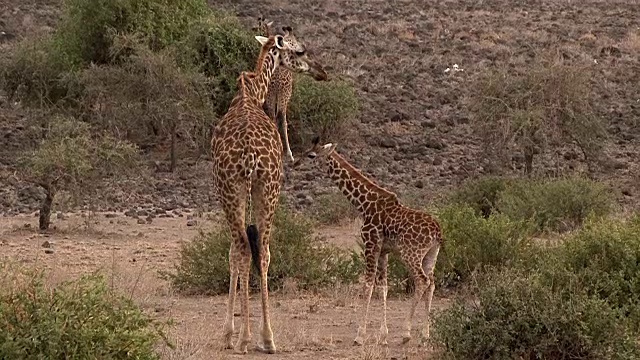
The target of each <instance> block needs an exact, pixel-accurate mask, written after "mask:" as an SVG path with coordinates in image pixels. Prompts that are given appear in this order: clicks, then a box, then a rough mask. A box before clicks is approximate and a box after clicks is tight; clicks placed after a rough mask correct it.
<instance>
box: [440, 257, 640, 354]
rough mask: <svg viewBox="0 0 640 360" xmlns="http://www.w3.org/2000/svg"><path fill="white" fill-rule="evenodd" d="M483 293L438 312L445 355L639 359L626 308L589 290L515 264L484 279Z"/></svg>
mask: <svg viewBox="0 0 640 360" xmlns="http://www.w3.org/2000/svg"><path fill="white" fill-rule="evenodd" d="M476 294H477V299H476V300H474V301H473V302H472V303H469V302H468V301H465V300H464V299H462V298H460V299H458V300H457V301H456V302H455V303H454V304H453V305H452V306H451V308H449V309H447V310H445V311H443V312H441V313H439V314H437V315H436V316H435V324H434V327H433V329H434V335H433V336H434V340H433V341H434V342H435V343H436V344H438V345H439V346H440V349H441V351H442V354H441V357H442V358H444V359H478V358H490V359H512V358H520V359H541V358H543V359H633V358H637V357H638V356H640V352H639V351H640V349H639V347H638V344H637V343H636V341H635V334H634V333H633V332H632V331H631V330H630V329H629V328H628V327H626V326H625V323H624V322H621V321H620V315H621V313H620V311H619V310H616V309H613V308H612V307H610V306H609V305H608V304H607V303H606V302H605V301H602V300H600V299H597V298H595V297H591V296H588V295H586V294H584V293H571V292H566V291H565V292H563V291H561V290H558V289H554V288H553V287H552V286H549V285H547V284H545V282H544V281H543V280H542V279H541V277H540V275H537V274H521V273H519V272H517V271H514V270H506V271H503V272H498V273H492V274H490V275H488V276H485V277H483V278H482V279H479V280H478V282H477V285H476Z"/></svg>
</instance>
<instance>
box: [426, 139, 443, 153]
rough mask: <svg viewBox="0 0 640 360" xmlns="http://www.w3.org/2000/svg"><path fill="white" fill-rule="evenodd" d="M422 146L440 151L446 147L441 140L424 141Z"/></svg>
mask: <svg viewBox="0 0 640 360" xmlns="http://www.w3.org/2000/svg"><path fill="white" fill-rule="evenodd" d="M424 145H425V146H426V147H428V148H431V149H436V150H442V149H444V148H445V147H446V145H445V143H444V142H442V140H438V139H435V138H429V139H427V141H425V143H424Z"/></svg>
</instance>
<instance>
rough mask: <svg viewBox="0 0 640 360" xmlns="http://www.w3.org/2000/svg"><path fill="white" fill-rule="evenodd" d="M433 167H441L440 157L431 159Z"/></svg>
mask: <svg viewBox="0 0 640 360" xmlns="http://www.w3.org/2000/svg"><path fill="white" fill-rule="evenodd" d="M433 165H436V166H438V165H442V158H441V157H440V156H436V157H434V158H433Z"/></svg>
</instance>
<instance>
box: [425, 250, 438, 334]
mask: <svg viewBox="0 0 640 360" xmlns="http://www.w3.org/2000/svg"><path fill="white" fill-rule="evenodd" d="M439 252H440V244H436V245H434V246H433V247H432V248H431V249H429V252H428V253H427V255H426V256H425V257H424V259H423V260H422V268H423V270H424V272H425V274H427V277H428V279H429V286H428V287H427V289H426V290H425V309H426V311H427V316H426V318H425V322H424V328H423V330H422V337H423V338H424V339H428V338H429V322H430V316H431V300H432V299H433V292H434V290H435V289H436V282H435V277H434V275H433V269H434V268H435V266H436V261H437V259H438V253H439Z"/></svg>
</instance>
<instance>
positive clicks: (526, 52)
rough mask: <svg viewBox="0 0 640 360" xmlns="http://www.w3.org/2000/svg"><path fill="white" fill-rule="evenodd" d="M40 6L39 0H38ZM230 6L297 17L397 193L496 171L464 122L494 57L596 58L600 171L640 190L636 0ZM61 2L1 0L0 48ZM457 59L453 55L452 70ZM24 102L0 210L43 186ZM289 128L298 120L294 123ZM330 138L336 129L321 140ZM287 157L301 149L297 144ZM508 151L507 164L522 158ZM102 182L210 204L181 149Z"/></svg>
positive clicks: (3, 131) (496, 63) (3, 138)
mask: <svg viewBox="0 0 640 360" xmlns="http://www.w3.org/2000/svg"><path fill="white" fill-rule="evenodd" d="M36 4H37V5H36ZM210 4H211V6H213V7H224V8H226V9H230V10H232V11H233V12H235V13H236V14H237V15H238V16H239V17H240V18H241V19H242V20H243V21H244V22H245V23H246V25H247V27H250V26H252V25H253V24H254V20H255V18H257V17H258V16H260V15H262V16H266V17H267V18H270V19H274V20H277V21H279V22H283V23H289V24H291V25H292V26H293V27H294V29H295V31H296V33H297V35H298V37H299V38H301V39H304V40H305V41H306V42H307V44H308V45H309V47H310V48H312V49H313V51H314V53H315V56H317V57H319V58H320V60H321V61H322V62H323V63H324V64H326V65H327V68H328V70H330V72H331V73H332V75H333V76H339V77H343V78H346V79H350V81H352V82H353V84H354V86H355V87H356V89H357V91H358V95H359V97H360V100H361V103H362V106H361V114H360V116H359V121H358V122H356V123H355V124H354V126H353V127H352V131H351V133H349V134H346V135H345V137H344V138H343V139H340V140H339V141H338V142H339V143H340V145H339V147H338V151H340V152H341V153H343V154H344V155H345V157H347V158H348V159H350V160H352V161H353V163H354V164H355V165H356V166H358V167H360V168H361V169H363V171H365V173H367V174H369V175H371V176H372V177H373V178H375V179H376V180H377V181H378V182H380V183H381V184H384V185H385V186H388V187H389V188H391V189H394V190H397V191H399V192H400V193H401V196H402V197H405V198H413V200H415V199H416V198H417V199H418V200H421V199H429V198H431V197H432V196H434V195H435V194H437V193H439V192H442V191H444V190H447V189H450V188H452V187H454V186H455V185H456V184H459V183H460V182H461V181H463V180H465V179H467V178H470V177H475V176H478V175H481V174H486V173H489V172H491V171H493V170H494V169H493V168H492V166H490V164H489V163H488V162H487V161H485V159H484V155H483V153H482V152H481V145H482V142H483V139H481V138H478V137H477V136H475V135H474V134H473V132H472V128H471V125H470V122H471V120H472V119H473V114H472V113H471V112H470V111H469V108H468V104H469V98H470V97H471V96H473V95H475V94H474V93H473V88H472V87H471V84H472V83H473V81H474V79H476V78H477V77H478V76H479V75H480V74H482V73H483V72H485V71H487V70H488V69H491V68H504V67H509V68H514V69H516V68H518V69H521V68H522V67H527V66H531V64H532V63H533V62H535V61H536V59H537V58H536V56H537V55H538V54H539V53H540V52H541V51H545V50H553V51H556V52H557V55H558V56H560V57H562V58H563V59H564V61H565V62H575V64H576V66H578V65H580V64H586V63H589V64H595V66H596V69H597V71H596V73H597V76H596V77H595V78H594V79H593V81H592V91H593V92H594V93H595V94H596V99H597V101H596V103H595V104H594V106H595V109H596V111H597V113H598V115H599V116H601V117H602V118H603V119H605V120H606V122H607V128H608V131H609V133H610V135H611V141H610V143H609V144H608V145H607V148H606V151H605V153H606V159H607V160H606V161H604V162H602V164H601V166H599V167H598V169H597V170H596V174H595V176H596V177H597V178H600V179H603V180H606V181H609V182H612V183H614V184H615V188H617V189H620V190H621V199H622V202H623V203H624V204H625V205H627V206H635V204H636V203H637V200H638V199H640V165H639V161H638V160H640V146H639V145H640V123H639V120H638V119H640V87H639V86H638V84H639V83H640V56H638V54H639V53H640V25H639V24H640V23H639V22H638V15H637V14H640V5H639V4H637V2H635V1H632V0H628V1H606V2H605V1H581V2H580V3H579V4H578V3H575V2H568V1H557V0H543V1H507V0H488V1H477V2H473V4H470V3H469V2H468V1H455V0H452V1H438V2H437V3H429V5H425V4H426V3H425V2H421V1H391V2H390V1H381V0H374V1H366V2H362V1H355V0H327V1H307V0H289V1H280V0H276V1H265V2H255V1H248V0H238V1H210ZM58 17H59V5H58V4H57V2H56V1H49V2H39V1H38V2H36V1H27V2H24V1H17V0H11V1H8V2H7V1H0V51H2V50H4V49H7V48H9V47H11V46H13V44H15V43H16V42H17V41H18V40H19V39H20V38H22V37H24V36H27V35H29V36H31V35H36V34H41V33H46V32H50V31H52V29H53V28H55V24H56V19H57V18H58ZM454 65H457V67H456V69H454ZM24 116H26V112H25V111H24V110H23V109H21V108H20V107H19V106H18V105H15V104H11V103H9V101H8V100H7V99H6V98H3V97H0V180H1V181H2V185H1V187H0V213H5V214H9V213H14V212H26V211H31V210H33V209H35V208H36V206H37V202H38V201H39V198H40V196H41V195H40V194H39V192H38V190H37V189H35V188H33V187H32V186H29V185H28V184H24V183H21V182H20V181H18V179H16V178H15V177H14V176H13V166H14V164H15V158H16V154H18V153H19V151H21V150H22V149H24V148H25V144H29V139H28V138H25V136H24V131H23V130H24V129H23V127H24ZM292 131H295V129H293V130H292ZM326 140H327V141H334V139H326ZM574 153H575V150H574V149H572V148H571V147H570V146H566V147H562V148H561V149H560V150H558V151H557V152H554V153H549V154H545V156H544V157H542V158H541V159H540V161H541V163H538V164H536V167H537V168H538V169H539V170H540V171H541V172H542V173H546V172H549V173H566V172H569V171H570V170H571V169H579V168H581V167H582V164H581V163H582V161H583V160H582V158H581V157H580V156H575V155H574ZM294 155H295V151H294ZM521 158H522V156H521V154H518V153H514V154H513V156H512V159H513V162H512V164H511V168H512V172H513V173H520V172H521V169H522V161H521ZM152 160H154V158H153V156H151V157H150V162H149V164H150V167H149V174H148V175H149V176H147V177H145V180H144V181H143V180H135V181H133V180H132V181H131V182H128V183H116V184H110V185H109V186H110V187H112V189H111V191H109V192H108V195H107V196H105V198H104V199H102V200H106V202H105V201H98V202H97V203H99V204H98V205H100V204H102V205H104V206H107V205H105V204H107V203H108V204H109V206H111V207H113V208H114V209H117V208H131V207H135V206H142V207H156V208H164V209H173V208H177V207H198V208H202V209H205V210H206V209H209V208H211V207H215V206H216V205H215V204H214V203H213V201H212V200H211V195H212V191H211V189H210V187H209V184H208V177H209V170H210V167H209V164H208V162H207V159H199V160H196V159H185V160H183V161H182V163H181V165H180V169H179V170H178V171H177V172H176V173H173V174H170V173H166V172H157V171H155V170H156V169H155V166H153V162H152ZM317 175H318V171H317V170H316V169H313V168H311V167H305V168H302V169H299V170H296V171H289V172H288V175H287V179H286V184H285V193H286V194H287V196H288V198H289V200H290V201H291V202H292V203H294V204H298V205H306V204H309V203H311V202H313V201H314V199H315V197H316V196H317V195H318V194H321V193H323V192H327V191H329V185H330V184H329V183H328V182H327V181H326V180H317Z"/></svg>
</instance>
